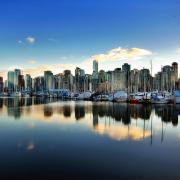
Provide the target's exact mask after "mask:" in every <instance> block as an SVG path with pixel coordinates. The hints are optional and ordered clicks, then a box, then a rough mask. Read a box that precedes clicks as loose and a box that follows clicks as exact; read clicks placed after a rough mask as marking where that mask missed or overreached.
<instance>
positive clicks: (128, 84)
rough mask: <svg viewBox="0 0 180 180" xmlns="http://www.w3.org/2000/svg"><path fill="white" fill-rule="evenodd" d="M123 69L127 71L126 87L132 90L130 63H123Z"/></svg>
mask: <svg viewBox="0 0 180 180" xmlns="http://www.w3.org/2000/svg"><path fill="white" fill-rule="evenodd" d="M122 71H123V72H124V73H125V87H126V89H127V91H129V90H130V71H131V66H130V65H129V64H128V63H124V64H123V65H122Z"/></svg>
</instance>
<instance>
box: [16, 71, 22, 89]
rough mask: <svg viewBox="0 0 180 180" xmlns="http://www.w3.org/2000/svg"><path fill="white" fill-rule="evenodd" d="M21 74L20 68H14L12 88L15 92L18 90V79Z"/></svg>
mask: <svg viewBox="0 0 180 180" xmlns="http://www.w3.org/2000/svg"><path fill="white" fill-rule="evenodd" d="M20 76H21V70H20V69H15V70H14V90H15V91H16V92H19V91H20V80H21V78H22V77H20Z"/></svg>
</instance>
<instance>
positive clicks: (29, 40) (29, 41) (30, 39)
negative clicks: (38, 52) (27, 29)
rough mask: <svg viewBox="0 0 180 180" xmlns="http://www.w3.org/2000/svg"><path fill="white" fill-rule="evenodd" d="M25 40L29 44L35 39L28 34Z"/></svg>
mask: <svg viewBox="0 0 180 180" xmlns="http://www.w3.org/2000/svg"><path fill="white" fill-rule="evenodd" d="M26 41H27V42H28V43H29V44H34V43H35V41H36V39H35V38H34V37H31V36H28V37H27V38H26Z"/></svg>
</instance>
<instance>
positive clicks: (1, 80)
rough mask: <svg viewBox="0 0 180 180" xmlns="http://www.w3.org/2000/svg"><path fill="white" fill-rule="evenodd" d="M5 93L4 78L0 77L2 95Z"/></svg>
mask: <svg viewBox="0 0 180 180" xmlns="http://www.w3.org/2000/svg"><path fill="white" fill-rule="evenodd" d="M3 91H4V83H3V77H0V93H2V92H3Z"/></svg>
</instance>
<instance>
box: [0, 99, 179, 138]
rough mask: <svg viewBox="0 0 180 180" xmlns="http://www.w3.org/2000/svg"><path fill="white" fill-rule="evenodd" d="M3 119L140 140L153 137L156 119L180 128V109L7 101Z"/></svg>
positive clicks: (2, 103) (1, 106) (0, 110)
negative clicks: (82, 127)
mask: <svg viewBox="0 0 180 180" xmlns="http://www.w3.org/2000/svg"><path fill="white" fill-rule="evenodd" d="M0 115H1V116H2V115H3V116H9V117H14V118H15V119H21V118H28V119H29V120H36V121H37V120H40V121H42V122H43V121H48V122H60V123H67V124H68V123H76V122H83V123H84V124H85V125H87V126H88V127H90V128H91V129H92V130H93V131H94V132H95V133H98V134H101V135H107V136H109V137H110V138H112V139H116V140H123V139H133V140H137V139H143V138H146V137H150V136H152V133H153V132H152V127H151V128H148V129H147V128H146V124H148V127H149V122H150V120H151V121H152V118H156V119H157V118H160V120H161V121H162V122H163V123H171V124H172V125H173V126H178V116H179V115H180V106H179V105H176V106H174V105H141V104H139V105H130V104H118V103H109V102H107V103H104V102H103V103H101V102H99V103H97V102H96V103H93V102H70V101H66V102H62V101H57V100H55V99H43V98H40V99H38V98H22V99H13V98H5V99H0ZM151 126H152V124H151ZM157 127H158V126H157Z"/></svg>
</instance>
